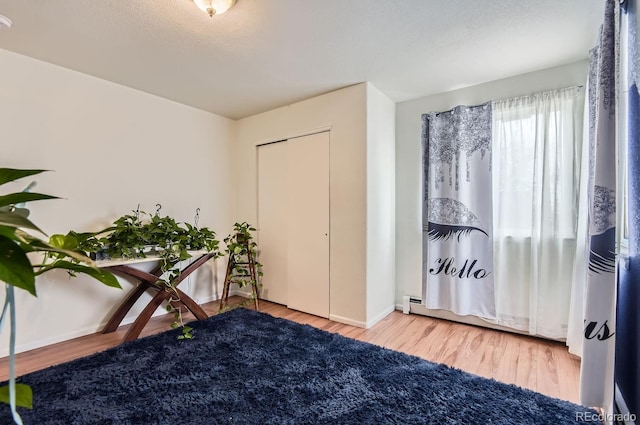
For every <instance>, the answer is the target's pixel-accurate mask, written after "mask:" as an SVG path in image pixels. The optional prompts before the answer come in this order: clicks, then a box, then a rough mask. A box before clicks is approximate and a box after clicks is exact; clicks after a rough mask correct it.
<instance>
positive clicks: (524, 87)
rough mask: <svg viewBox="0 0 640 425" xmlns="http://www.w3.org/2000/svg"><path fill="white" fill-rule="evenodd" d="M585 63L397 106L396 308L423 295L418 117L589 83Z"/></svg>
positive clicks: (520, 76) (419, 126)
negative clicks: (412, 297)
mask: <svg viewBox="0 0 640 425" xmlns="http://www.w3.org/2000/svg"><path fill="white" fill-rule="evenodd" d="M587 67H588V64H587V61H581V62H577V63H573V64H569V65H564V66H560V67H555V68H550V69H546V70H542V71H537V72H531V73H527V74H522V75H518V76H515V77H511V78H505V79H503V80H497V81H493V82H489V83H485V84H480V85H477V86H473V87H468V88H464V89H460V90H455V91H451V92H447V93H442V94H438V95H434V96H427V97H423V98H420V99H415V100H411V101H407V102H402V103H399V104H397V105H396V297H395V298H396V305H397V306H398V308H401V304H402V297H403V296H404V295H411V296H416V297H420V296H421V294H422V230H421V229H422V223H421V217H422V206H421V202H420V200H421V196H422V195H421V193H422V176H421V172H422V170H421V168H422V165H421V158H422V153H421V149H420V144H421V142H420V140H421V139H420V132H421V121H420V117H421V115H422V114H424V113H428V112H432V111H446V110H449V109H451V108H453V107H455V106H457V105H476V104H479V103H483V102H487V101H490V100H499V99H505V98H510V97H516V96H523V95H526V94H530V93H535V92H538V91H545V90H553V89H557V88H563V87H569V86H573V85H581V84H585V81H586V76H587Z"/></svg>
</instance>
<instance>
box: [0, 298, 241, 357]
mask: <svg viewBox="0 0 640 425" xmlns="http://www.w3.org/2000/svg"><path fill="white" fill-rule="evenodd" d="M233 295H239V296H242V297H246V296H249V295H250V294H249V293H244V292H241V291H238V290H231V291H229V296H233ZM217 300H218V297H217V296H216V295H211V296H208V297H201V298H198V300H197V301H198V304H206V303H209V302H212V301H217ZM164 314H167V311H166V310H165V309H164V308H163V307H158V309H157V310H156V311H155V312H154V313H153V315H152V316H151V317H157V316H162V315H164ZM137 317H138V315H130V316H126V317H125V318H124V319H123V320H122V322H121V323H120V326H124V325H128V324H131V323H133V322H134V321H135V320H136V318H137ZM107 322H108V319H105V320H104V321H102V322H100V323H98V324H97V325H95V326H88V327H85V328H82V329H78V330H75V331H73V332H68V333H64V334H61V335H56V336H53V337H51V338H44V339H39V340H36V341H30V342H27V343H25V344H19V345H16V354H18V353H24V352H25V351H29V350H35V349H36V348H42V347H46V346H48V345H53V344H57V343H59V342H64V341H69V340H70V339H74V338H80V337H82V336H87V335H91V334H94V333H98V332H101V331H102V329H104V327H105V326H106V325H107ZM8 355H9V347H2V348H1V349H0V358H2V357H7V356H8Z"/></svg>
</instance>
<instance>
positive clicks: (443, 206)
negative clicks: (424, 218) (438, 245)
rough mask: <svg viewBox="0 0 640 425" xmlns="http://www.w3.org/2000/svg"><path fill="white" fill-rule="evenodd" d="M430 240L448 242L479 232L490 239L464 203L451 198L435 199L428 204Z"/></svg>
mask: <svg viewBox="0 0 640 425" xmlns="http://www.w3.org/2000/svg"><path fill="white" fill-rule="evenodd" d="M427 208H428V228H427V231H428V232H429V233H428V236H429V240H431V241H438V240H445V241H446V240H448V239H452V238H456V239H457V241H458V242H460V237H462V236H465V237H468V236H469V235H470V234H471V233H472V232H474V231H478V232H480V233H482V234H484V235H485V236H487V237H489V235H488V234H487V232H485V231H484V230H482V229H481V228H480V220H478V217H477V216H476V215H475V214H474V213H473V212H472V211H471V210H470V209H469V208H467V206H466V205H464V204H463V203H462V202H459V201H456V200H455V199H451V198H433V199H429V200H428V202H427Z"/></svg>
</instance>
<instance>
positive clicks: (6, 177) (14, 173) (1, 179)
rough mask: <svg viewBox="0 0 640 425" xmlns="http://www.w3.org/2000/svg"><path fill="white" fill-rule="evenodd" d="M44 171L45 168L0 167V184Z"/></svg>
mask: <svg viewBox="0 0 640 425" xmlns="http://www.w3.org/2000/svg"><path fill="white" fill-rule="evenodd" d="M44 171H47V170H17V169H15V168H0V185H3V184H5V183H8V182H12V181H14V180H18V179H21V178H23V177H27V176H33V175H36V174H40V173H42V172H44Z"/></svg>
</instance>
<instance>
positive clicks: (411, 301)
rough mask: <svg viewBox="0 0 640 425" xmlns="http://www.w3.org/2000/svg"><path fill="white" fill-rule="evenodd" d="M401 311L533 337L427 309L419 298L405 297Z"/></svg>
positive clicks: (472, 319)
mask: <svg viewBox="0 0 640 425" xmlns="http://www.w3.org/2000/svg"><path fill="white" fill-rule="evenodd" d="M400 309H401V310H402V311H403V313H405V314H409V313H413V314H418V315H421V316H427V317H433V318H436V319H444V320H449V321H452V322H458V323H464V324H466V325H474V326H481V327H483V328H488V329H495V330H499V331H505V332H511V333H515V334H520V335H529V336H532V335H531V334H529V332H526V331H522V330H519V329H515V328H510V327H507V326H502V325H499V324H496V323H491V322H489V321H486V320H483V319H481V318H480V317H476V316H459V315H457V314H455V313H453V312H451V311H448V310H436V309H430V308H427V307H426V306H425V305H424V304H422V300H421V299H420V298H419V297H413V296H408V295H405V296H404V297H403V305H402V306H401V307H400ZM533 336H536V337H539V338H544V339H549V340H552V341H560V342H564V341H565V340H564V339H553V338H547V337H540V336H538V335H533Z"/></svg>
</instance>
